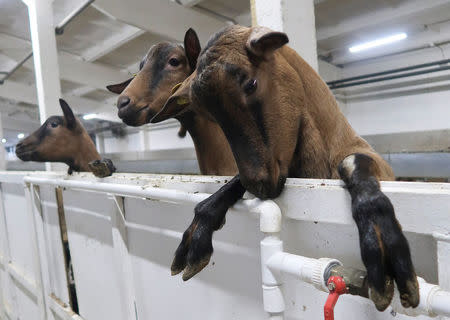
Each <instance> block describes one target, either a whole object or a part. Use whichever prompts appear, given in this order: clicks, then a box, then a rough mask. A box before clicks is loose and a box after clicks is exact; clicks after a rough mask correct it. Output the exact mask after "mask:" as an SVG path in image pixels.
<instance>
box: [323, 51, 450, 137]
mask: <svg viewBox="0 0 450 320" xmlns="http://www.w3.org/2000/svg"><path fill="white" fill-rule="evenodd" d="M441 49H442V50H441ZM441 49H438V48H428V49H424V50H420V51H416V52H413V53H405V54H401V55H396V56H390V57H385V58H382V59H377V60H369V61H364V62H360V63H356V64H352V65H348V66H345V67H344V68H342V69H341V70H340V73H341V77H342V78H347V77H352V76H356V75H362V74H367V73H373V72H379V71H383V70H389V69H396V68H402V67H406V66H412V65H417V64H422V63H427V62H432V61H437V60H442V59H446V58H448V57H450V46H444V47H442V48H441ZM326 75H327V76H330V69H329V68H328V69H327V73H326ZM331 75H332V74H331ZM437 77H441V80H440V81H439V82H433V81H434V79H436V78H437ZM420 79H426V80H427V81H425V83H423V84H418V85H415V84H414V83H413V82H412V81H413V80H420ZM449 80H450V75H449V72H448V71H444V72H438V73H432V74H428V75H423V76H416V77H411V78H404V79H399V80H391V81H385V82H380V83H377V84H371V85H366V86H358V87H353V88H348V89H346V90H345V91H346V92H347V94H348V93H351V92H353V93H358V92H357V91H360V90H361V89H363V88H365V89H368V90H366V92H365V93H364V94H369V95H372V97H371V98H365V99H358V100H352V99H351V98H350V99H349V100H347V101H346V103H345V104H343V105H341V107H342V109H343V112H344V114H345V115H346V116H347V118H348V119H349V121H350V124H351V125H352V126H353V127H354V128H355V129H356V131H357V132H358V133H359V134H360V135H372V134H385V133H388V134H389V133H400V132H402V133H403V132H421V131H429V130H441V129H449V128H450V120H449V119H450V103H449V101H450V92H449V88H450V87H449ZM405 83H409V85H407V86H405V85H404V84H405ZM402 84H403V85H402ZM437 85H439V86H442V87H441V88H440V89H436V88H434V89H433V88H432V87H433V86H437ZM381 86H384V87H385V88H383V89H382V90H381ZM389 86H392V87H391V88H390V87H389Z"/></svg>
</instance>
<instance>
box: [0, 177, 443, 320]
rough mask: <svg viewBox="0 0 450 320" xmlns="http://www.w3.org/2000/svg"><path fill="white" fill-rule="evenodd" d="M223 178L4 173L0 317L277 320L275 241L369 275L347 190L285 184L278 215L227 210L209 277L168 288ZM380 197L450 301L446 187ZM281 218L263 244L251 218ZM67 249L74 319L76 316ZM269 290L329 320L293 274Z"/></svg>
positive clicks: (355, 308)
mask: <svg viewBox="0 0 450 320" xmlns="http://www.w3.org/2000/svg"><path fill="white" fill-rule="evenodd" d="M228 179H229V178H226V177H204V176H172V175H137V174H117V175H114V176H113V177H110V178H106V179H97V178H95V177H93V176H92V175H90V174H86V173H85V174H77V175H74V176H71V177H68V176H66V175H64V174H58V173H48V172H41V173H29V172H19V173H9V172H8V173H1V174H0V183H1V185H0V191H1V192H0V199H1V203H2V205H1V206H0V215H1V216H0V233H1V235H0V237H1V238H0V239H1V247H0V250H1V251H0V284H1V288H0V289H1V290H0V317H1V318H2V319H5V320H6V319H21V320H35V319H52V320H53V319H85V320H103V319H118V320H119V319H120V320H123V319H146V320H147V319H224V320H225V319H227V320H228V319H246V320H247V319H264V318H267V313H266V312H265V310H266V311H270V312H271V313H270V314H271V316H272V319H282V317H283V315H282V313H280V312H276V310H275V309H274V308H275V306H274V304H271V303H270V301H266V300H264V303H263V290H262V289H261V284H262V280H261V278H262V274H261V268H262V269H263V270H265V267H266V266H265V265H264V263H263V265H262V264H261V258H260V241H261V240H266V239H267V237H268V236H271V237H272V236H275V237H278V236H280V237H281V240H282V241H283V244H284V250H285V251H287V252H289V253H293V254H298V255H301V256H306V257H311V258H321V257H332V258H337V259H339V260H340V261H342V262H343V263H344V265H347V266H353V267H359V268H361V267H362V264H361V261H360V256H359V244H358V237H357V230H356V226H355V225H354V223H353V220H352V217H351V213H350V199H349V196H348V195H347V193H346V191H345V190H344V189H343V188H342V185H341V183H340V182H339V181H333V180H306V179H288V182H287V186H286V189H285V191H284V192H283V194H282V195H281V196H280V197H279V198H278V199H276V204H277V205H278V206H276V205H275V204H274V203H273V202H261V201H259V200H257V199H254V200H246V201H244V202H240V203H239V204H238V205H237V206H236V209H237V210H232V212H231V213H230V214H229V215H228V216H227V224H226V225H225V227H224V228H223V229H222V230H220V231H218V232H217V233H216V234H215V236H214V248H215V253H214V255H213V257H212V260H211V263H210V265H209V266H208V267H207V268H206V269H205V270H203V271H202V272H201V273H200V274H199V275H197V276H196V277H195V278H194V279H192V280H190V281H189V282H186V283H184V282H183V281H182V280H181V278H180V277H171V276H170V263H171V260H172V257H173V253H174V250H175V249H176V247H177V245H178V243H179V240H180V238H181V235H182V232H183V231H184V230H185V228H186V227H187V226H188V225H189V223H190V221H191V219H192V216H193V214H192V213H193V208H194V206H195V203H197V202H198V201H200V200H202V199H203V198H204V197H206V196H207V195H208V194H210V193H212V192H214V191H215V190H217V189H218V188H219V187H220V186H221V185H223V183H224V182H226V180H228ZM382 188H383V190H384V191H385V192H386V193H387V195H388V196H389V197H390V198H391V200H392V202H393V204H394V207H395V209H396V212H397V216H398V218H399V220H400V222H401V224H402V225H403V229H404V231H405V232H406V236H407V238H408V239H409V240H410V244H411V249H412V254H413V260H414V263H415V266H416V269H417V272H418V274H419V275H420V276H421V277H423V278H425V280H426V281H427V282H430V283H439V285H440V287H441V288H442V289H445V290H450V275H449V274H448V271H449V270H450V240H449V239H450V236H449V235H450V185H449V184H427V183H399V182H385V183H382ZM58 190H59V191H58ZM58 192H59V193H60V195H61V196H62V197H61V198H60V199H59V200H58V199H57V194H58ZM58 204H59V208H58ZM278 207H279V208H280V209H281V212H282V214H283V217H284V219H283V222H282V226H281V232H278V231H277V230H275V229H274V230H269V229H270V227H269V229H265V228H266V227H265V226H264V223H265V222H264V221H265V220H263V219H262V218H261V221H262V223H263V225H262V226H261V229H262V230H263V231H266V234H265V235H264V234H263V233H262V232H260V227H259V226H258V220H257V219H255V218H259V216H264V215H266V216H270V215H271V214H276V210H277V208H278ZM238 211H239V213H238ZM249 212H250V213H253V214H248V213H249ZM274 212H275V213H274ZM61 213H63V217H64V218H65V223H62V224H61ZM269 221H272V220H269ZM270 223H273V222H270ZM270 223H269V224H270ZM64 228H67V239H65V238H64V237H65V236H64V234H65V232H63V233H61V230H63V231H64ZM265 236H266V238H264V237H265ZM66 240H67V241H68V246H69V248H70V255H71V264H72V267H73V278H74V282H75V288H76V296H77V302H78V308H79V315H77V314H74V313H73V312H72V309H71V298H70V297H71V294H70V293H69V289H68V287H69V283H68V282H70V279H71V276H70V275H69V276H68V274H67V270H70V268H69V266H68V265H67V257H65V254H67V252H66V251H65V250H64V245H63V243H64V242H65V241H66ZM263 260H264V259H263ZM263 262H264V261H263ZM280 268H282V266H281V267H280ZM263 281H264V279H263ZM277 281H278V280H277ZM274 288H275V289H274ZM270 289H274V290H279V292H281V293H282V295H281V296H280V297H281V299H282V301H281V302H282V304H283V306H282V307H283V310H282V311H284V318H285V319H322V318H323V315H322V312H323V311H322V310H323V305H324V302H325V299H326V296H327V295H326V293H324V292H321V291H319V290H316V289H314V287H312V286H311V285H310V284H307V283H305V282H303V281H300V280H299V279H296V278H295V277H293V276H292V275H290V274H289V272H285V273H284V275H282V277H281V280H279V283H278V282H277V285H276V286H273V288H272V287H270ZM264 290H266V291H267V287H265V289H264ZM266 291H264V297H265V298H266V294H267V292H266ZM274 292H275V291H274ZM441 292H443V293H445V292H444V291H442V290H441ZM445 294H446V293H445ZM271 308H272V309H271ZM276 308H280V306H276ZM400 312H401V311H400ZM449 312H450V311H449ZM393 314H394V312H393V311H392V309H389V310H387V311H386V312H384V313H379V312H377V311H376V310H375V308H374V306H373V305H372V303H371V302H370V301H368V300H367V299H363V298H359V297H354V296H344V297H342V298H341V300H340V301H339V302H338V305H337V307H336V319H386V318H388V319H389V318H392V317H393ZM396 318H397V319H406V318H407V317H406V316H404V315H400V314H397V315H396ZM428 318H429V317H425V316H419V319H428Z"/></svg>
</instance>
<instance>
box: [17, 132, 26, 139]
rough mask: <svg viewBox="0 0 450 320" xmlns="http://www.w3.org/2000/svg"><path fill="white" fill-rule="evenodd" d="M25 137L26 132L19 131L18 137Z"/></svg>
mask: <svg viewBox="0 0 450 320" xmlns="http://www.w3.org/2000/svg"><path fill="white" fill-rule="evenodd" d="M23 137H25V134H24V133H19V134H18V135H17V138H19V139H22V138H23Z"/></svg>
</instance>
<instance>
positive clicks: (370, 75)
mask: <svg viewBox="0 0 450 320" xmlns="http://www.w3.org/2000/svg"><path fill="white" fill-rule="evenodd" d="M449 62H450V59H445V60H438V61H433V62H429V63H423V64H416V65H414V66H409V67H404V68H398V69H391V70H386V71H381V72H375V73H368V74H363V75H360V76H355V77H350V78H344V79H340V80H335V81H329V82H327V84H328V85H329V86H334V85H336V84H338V83H343V82H350V81H355V80H362V79H367V78H373V77H377V76H384V75H387V74H392V73H399V72H404V71H410V70H415V69H422V68H428V67H432V66H435V65H442V64H447V63H449Z"/></svg>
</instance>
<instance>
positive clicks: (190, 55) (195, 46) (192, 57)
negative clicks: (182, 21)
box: [184, 28, 202, 70]
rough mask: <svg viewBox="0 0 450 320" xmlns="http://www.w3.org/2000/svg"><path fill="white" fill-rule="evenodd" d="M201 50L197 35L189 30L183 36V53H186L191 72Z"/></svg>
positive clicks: (192, 30)
mask: <svg viewBox="0 0 450 320" xmlns="http://www.w3.org/2000/svg"><path fill="white" fill-rule="evenodd" d="M201 50H202V48H201V46H200V41H199V40H198V36H197V33H195V31H194V29H192V28H189V29H188V31H186V34H185V35H184V51H185V52H186V57H187V60H188V62H189V66H190V67H191V70H195V68H196V66H197V59H198V56H199V55H200V51H201Z"/></svg>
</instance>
